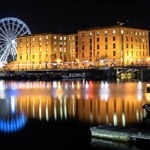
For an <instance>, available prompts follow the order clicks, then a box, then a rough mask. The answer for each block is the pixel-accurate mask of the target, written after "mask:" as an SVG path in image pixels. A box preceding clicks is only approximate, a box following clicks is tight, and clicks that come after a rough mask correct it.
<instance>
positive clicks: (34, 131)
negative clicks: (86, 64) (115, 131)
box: [0, 80, 150, 150]
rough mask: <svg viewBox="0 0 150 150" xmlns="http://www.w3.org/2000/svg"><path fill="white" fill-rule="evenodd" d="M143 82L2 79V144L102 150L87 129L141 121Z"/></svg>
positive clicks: (145, 96)
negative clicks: (22, 80) (93, 141)
mask: <svg viewBox="0 0 150 150" xmlns="http://www.w3.org/2000/svg"><path fill="white" fill-rule="evenodd" d="M146 84H147V83H146V82H139V81H132V82H131V81H128V82H127V81H126V82H121V81H117V82H106V81H105V82H104V81H86V80H68V81H67V80H66V81H53V82H44V81H36V82H30V81H28V82H15V81H6V82H5V81H0V99H1V100H0V144H1V146H2V147H5V148H6V149H30V148H34V149H81V148H82V149H89V150H93V149H100V148H102V149H104V148H103V146H102V145H99V146H96V145H95V144H93V143H92V139H91V136H90V127H91V126H95V125H99V124H111V125H113V126H124V127H126V126H135V127H136V126H141V125H142V126H143V124H144V125H145V122H143V118H144V117H145V116H146V113H145V111H144V110H143V109H142V105H143V104H144V103H147V102H149V101H150V93H145V88H146ZM148 126H149V124H146V127H148ZM105 142H106V143H108V144H106V145H109V144H111V143H110V142H107V141H103V143H105ZM114 144H115V143H114ZM97 145H98V144H97ZM116 145H118V143H117V144H116ZM124 147H125V146H124ZM132 147H135V146H132ZM109 148H110V149H112V147H111V146H110V147H109ZM106 149H108V147H107V148H106ZM121 149H122V148H121Z"/></svg>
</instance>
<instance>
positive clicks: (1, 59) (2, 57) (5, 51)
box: [0, 47, 9, 61]
mask: <svg viewBox="0 0 150 150" xmlns="http://www.w3.org/2000/svg"><path fill="white" fill-rule="evenodd" d="M7 49H8V47H6V49H5V50H4V53H3V54H2V56H1V58H0V61H5V60H7V57H6V56H7V55H8V54H9V49H8V51H7Z"/></svg>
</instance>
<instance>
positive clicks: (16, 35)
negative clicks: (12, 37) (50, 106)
mask: <svg viewBox="0 0 150 150" xmlns="http://www.w3.org/2000/svg"><path fill="white" fill-rule="evenodd" d="M23 29H24V26H23V27H22V28H21V29H20V30H19V31H18V33H17V34H16V36H18V35H19V34H20V33H21V31H23Z"/></svg>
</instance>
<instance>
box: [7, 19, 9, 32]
mask: <svg viewBox="0 0 150 150" xmlns="http://www.w3.org/2000/svg"><path fill="white" fill-rule="evenodd" d="M9 21H10V20H7V25H8V30H10V23H9Z"/></svg>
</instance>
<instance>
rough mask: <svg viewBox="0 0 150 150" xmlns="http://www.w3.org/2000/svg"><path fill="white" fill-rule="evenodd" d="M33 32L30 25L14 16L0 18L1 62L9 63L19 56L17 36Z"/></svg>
mask: <svg viewBox="0 0 150 150" xmlns="http://www.w3.org/2000/svg"><path fill="white" fill-rule="evenodd" d="M26 34H31V31H30V29H29V28H28V26H27V25H26V24H25V23H24V22H23V21H21V20H19V19H17V18H13V17H7V18H2V19H0V63H3V64H7V63H8V62H11V61H13V60H16V57H17V51H16V48H17V36H22V35H26Z"/></svg>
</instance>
